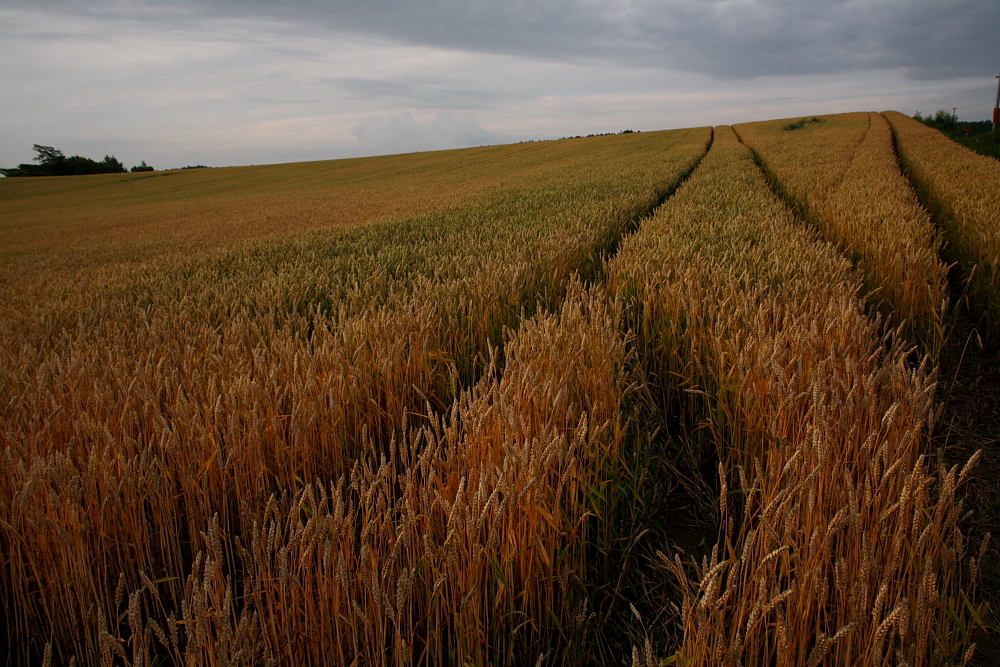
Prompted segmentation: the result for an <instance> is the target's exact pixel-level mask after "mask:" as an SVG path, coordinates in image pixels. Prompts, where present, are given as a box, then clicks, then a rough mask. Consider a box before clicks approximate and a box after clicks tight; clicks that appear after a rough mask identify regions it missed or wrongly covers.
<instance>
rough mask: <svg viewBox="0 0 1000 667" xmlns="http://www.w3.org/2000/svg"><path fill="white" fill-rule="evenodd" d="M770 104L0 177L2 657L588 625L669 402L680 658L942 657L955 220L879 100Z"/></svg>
mask: <svg viewBox="0 0 1000 667" xmlns="http://www.w3.org/2000/svg"><path fill="white" fill-rule="evenodd" d="M789 127H793V129H789V130H782V129H780V128H781V122H780V121H779V122H776V123H770V124H768V123H763V124H754V125H745V126H740V128H739V129H740V133H741V134H742V135H743V137H744V139H745V140H746V141H747V144H749V145H750V146H752V147H753V149H754V151H756V155H755V154H754V152H753V151H751V150H750V149H749V148H747V146H745V145H743V144H742V143H741V142H740V140H739V138H738V137H737V135H736V133H735V132H734V131H733V130H732V129H731V128H729V127H720V128H717V130H716V131H715V132H714V133H713V132H712V131H711V130H710V129H708V128H700V129H693V130H678V131H673V132H663V133H642V134H630V135H622V136H617V137H594V138H588V139H575V140H572V141H560V142H542V143H536V144H529V145H520V146H504V147H491V148H484V149H470V150H466V151H446V152H440V153H428V154H417V155H407V156H391V157H385V158H370V159H364V160H348V161H338V162H331V163H314V164H301V165H277V166H273V167H253V168H239V169H224V170H196V171H192V172H178V173H170V174H154V175H139V174H136V175H111V176H99V177H69V178H65V179H56V178H53V179H39V180H32V179H12V182H6V181H3V182H0V207H2V211H3V216H2V220H3V222H2V223H0V342H2V345H0V399H2V402H0V652H2V649H7V650H6V654H7V656H8V657H7V664H10V665H29V664H44V665H51V664H67V665H68V664H78V665H101V666H102V667H104V666H106V665H126V666H128V667H132V666H136V667H139V666H142V667H152V665H165V664H170V665H185V666H192V667H193V666H195V665H211V666H220V667H221V666H222V665H251V664H252V665H258V664H259V665H272V664H273V665H296V666H298V665H345V666H346V665H377V666H386V667H388V666H392V667H409V666H413V665H463V666H464V665H522V664H529V665H530V664H536V665H563V664H567V665H571V664H587V660H591V661H594V660H596V659H597V657H596V656H597V655H598V654H597V653H596V652H594V651H592V650H591V648H590V647H591V646H592V644H593V643H594V641H595V637H596V638H597V639H598V640H600V641H601V642H605V643H607V642H608V641H611V640H609V639H608V637H609V636H611V635H604V634H602V632H603V628H601V627H599V626H597V625H596V624H597V623H598V620H596V619H598V617H600V618H602V619H603V618H612V617H615V613H617V611H616V612H615V613H608V610H607V608H606V607H600V608H598V605H617V606H620V607H622V608H623V609H625V613H626V614H628V613H629V611H631V612H632V613H633V614H634V615H635V617H637V618H638V617H639V612H638V611H636V607H634V606H630V605H631V604H632V602H633V600H632V599H631V598H628V599H627V598H626V595H631V593H627V594H626V592H624V591H625V588H623V587H619V586H617V585H606V582H604V581H602V580H601V577H604V576H605V575H606V574H607V572H608V570H609V569H611V568H618V569H621V567H629V566H628V565H624V566H620V564H618V563H614V562H612V561H613V559H614V558H615V557H616V556H617V555H619V554H621V553H623V552H622V551H618V550H617V548H618V547H617V546H616V545H618V544H619V543H625V542H627V543H628V544H629V545H634V544H637V543H638V541H639V540H640V539H641V538H643V536H644V535H647V534H648V533H651V530H652V529H650V527H648V526H645V525H639V524H638V522H639V521H640V520H641V519H636V517H641V516H642V515H643V513H642V512H638V511H636V512H632V508H633V506H634V504H635V503H638V502H641V498H640V497H639V496H640V495H641V494H637V496H636V497H631V498H629V497H626V496H627V494H628V493H631V492H634V491H635V489H634V488H632V487H630V486H628V485H629V484H631V483H632V482H633V481H635V480H646V482H647V483H650V484H652V483H655V481H654V480H651V479H650V478H651V477H652V476H653V475H654V474H655V473H654V471H653V469H652V468H650V469H642V466H643V465H647V464H646V463H643V462H644V461H647V460H654V459H655V458H656V457H657V456H661V455H662V452H658V451H652V449H653V448H655V447H658V446H660V445H659V444H657V443H662V442H663V441H664V440H665V439H672V440H676V441H683V442H684V443H685V444H686V445H688V446H690V448H691V449H692V450H694V451H696V452H697V455H698V456H699V457H700V460H697V461H695V462H694V466H693V467H694V468H696V469H693V470H690V471H685V473H686V474H690V475H698V476H701V477H703V478H704V479H702V480H701V483H702V485H703V487H705V488H708V487H714V488H715V491H717V492H718V499H719V500H718V505H717V506H716V507H714V509H713V511H715V512H716V513H717V517H718V520H719V525H720V527H721V528H720V531H719V535H718V539H717V543H716V544H715V547H714V548H712V549H711V552H710V553H709V555H707V556H706V557H705V558H704V559H701V560H700V562H693V561H691V562H689V559H688V557H687V556H686V555H683V554H675V553H673V552H672V551H670V549H669V545H667V544H663V545H662V552H663V553H662V554H661V555H660V557H659V559H658V561H657V562H656V563H655V564H654V569H653V570H651V571H652V573H653V576H654V577H655V578H656V579H658V580H659V581H654V580H649V579H647V580H645V581H646V583H649V584H650V590H655V591H656V595H657V596H658V597H656V598H655V600H656V601H658V600H660V599H661V598H662V599H664V600H665V601H666V603H665V604H666V605H667V606H669V605H670V604H671V602H670V601H671V600H673V604H675V605H676V607H677V608H678V609H679V610H680V627H679V635H680V639H679V643H678V644H677V645H676V646H672V647H670V649H669V651H670V653H672V654H673V655H672V658H673V664H687V665H697V666H698V667H702V666H705V667H708V666H713V667H714V666H715V665H739V664H742V665H748V666H750V665H753V666H763V665H773V664H779V665H785V664H788V665H809V666H811V667H817V666H818V665H830V666H833V665H862V666H867V665H873V666H874V665H882V664H888V663H890V662H891V663H892V664H908V665H910V667H917V666H919V665H945V664H957V663H961V661H962V659H963V658H967V657H968V645H969V637H968V633H967V628H968V625H967V621H968V618H967V616H968V615H969V610H970V609H971V610H973V611H974V610H975V606H974V605H975V601H974V597H975V592H974V586H975V579H976V574H975V573H976V569H977V567H978V563H979V561H980V560H981V559H982V554H980V556H979V558H977V559H970V558H969V557H968V556H967V555H966V553H965V552H966V549H965V545H964V543H963V535H962V532H961V526H960V519H961V518H962V515H963V509H962V505H961V501H960V498H959V487H960V485H961V483H962V481H963V480H964V479H965V478H966V477H967V476H968V474H969V471H970V470H971V469H972V464H971V463H970V465H967V466H965V467H964V468H961V469H960V468H957V467H956V468H950V469H945V468H943V467H941V466H940V464H939V465H937V466H934V465H932V462H931V460H930V458H928V456H927V453H928V448H927V439H928V438H927V434H928V432H929V431H930V429H931V427H932V423H933V420H934V416H935V414H936V413H935V410H934V405H933V400H934V389H935V384H934V371H933V369H932V368H930V367H929V366H928V365H927V364H926V362H925V363H924V364H923V365H916V366H914V364H913V361H912V359H913V356H914V355H913V354H912V351H911V350H910V349H909V344H908V343H907V342H906V341H907V339H908V337H907V336H906V335H905V334H904V333H903V332H904V331H906V333H908V334H912V335H914V336H917V337H919V338H921V339H922V340H923V341H924V342H925V343H926V346H927V350H928V351H929V352H933V351H934V349H935V348H934V346H935V345H936V344H937V342H938V339H937V338H935V336H938V335H939V330H938V329H935V327H936V326H937V325H938V322H939V318H940V314H941V309H942V308H943V301H944V291H943V290H944V282H943V280H944V273H943V270H944V269H943V265H942V264H941V262H940V260H939V259H938V256H937V253H938V251H939V250H940V243H939V241H938V237H937V235H936V233H935V232H934V230H933V228H932V227H931V224H930V219H929V217H928V216H927V214H926V212H924V211H923V209H921V208H920V206H919V204H918V203H917V202H916V200H915V199H914V197H913V193H912V192H911V191H910V190H909V188H908V187H907V185H906V182H905V179H904V177H903V176H902V174H901V172H900V170H899V168H898V165H897V164H896V162H895V159H894V154H893V146H892V142H891V137H890V135H889V130H888V126H887V125H886V123H885V121H883V120H882V117H881V116H878V115H870V114H856V115H841V116H832V117H826V118H825V120H823V121H822V122H816V123H813V122H808V123H802V124H792V126H789ZM709 147H710V148H709ZM706 150H707V153H706ZM758 162H762V163H763V164H764V166H765V168H766V170H767V173H766V174H765V172H764V171H762V169H761V168H760V166H759V165H758ZM685 179H686V180H685ZM775 190H777V191H778V192H780V194H776V193H775ZM664 200H665V203H662V205H660V204H661V202H664ZM658 205H659V206H658ZM654 209H655V212H653V211H654ZM651 213H652V215H651V217H647V216H649V214H651ZM865 231H874V232H875V233H873V234H869V237H870V238H869V237H866V236H865V235H864V234H863V233H862V232H865ZM868 301H871V302H874V303H877V304H878V305H879V306H880V308H881V310H880V309H872V308H869V307H868V303H867V302H868ZM880 312H884V313H886V314H887V316H888V318H887V321H886V322H883V320H882V315H881V314H880ZM904 321H905V322H906V323H907V327H904V328H903V329H901V328H900V327H898V326H896V325H897V324H898V323H901V322H904ZM664 433H665V434H667V435H666V436H663V435H662V434H664ZM705 468H710V469H711V470H712V472H711V474H709V475H708V476H707V478H705V472H704V470H705ZM630 503H632V505H629V504H630ZM623 508H624V509H623ZM622 517H626V519H623V518H622ZM629 517H631V518H629ZM622 521H631V522H632V523H629V524H628V525H619V524H617V523H615V522H622ZM651 534H655V531H653V532H652V533H651ZM645 539H650V538H649V537H646V538H645ZM628 548H629V549H630V548H631V546H628ZM632 560H633V561H634V560H635V559H634V558H633V559H632ZM967 565H968V566H969V567H968V569H966V566H967ZM614 574H615V576H617V575H618V574H621V573H620V572H618V573H614ZM617 581H618V583H621V578H620V577H617ZM598 590H600V593H598ZM629 590H631V589H629ZM662 591H672V593H667V594H665V595H661V594H660V592H662ZM651 599H652V598H651ZM636 601H637V602H639V603H640V605H641V606H644V608H649V606H650V605H652V604H654V603H655V602H650V599H645V600H636ZM619 616H620V614H619ZM661 617H662V618H670V617H671V614H670V613H664V614H662V615H661ZM640 620H641V619H640ZM963 623H966V625H963ZM647 630H648V631H649V632H651V633H654V634H657V635H660V634H661V633H660V630H659V629H657V628H654V627H651V626H650V627H647ZM673 635H674V629H672V628H663V631H662V637H664V638H668V640H669V637H671V636H673ZM651 639H652V638H651ZM614 641H618V642H619V643H620V642H621V640H620V639H618V640H614ZM612 643H613V642H612ZM663 643H665V642H658V645H662V644H663ZM602 650H603V649H602ZM653 653H654V650H653V642H652V641H650V642H648V643H647V645H646V646H645V647H643V649H642V650H641V651H640V650H635V651H634V652H633V655H632V656H631V658H632V662H633V664H636V665H640V664H650V665H652V664H658V663H657V662H656V656H655V655H653ZM602 655H603V654H602Z"/></svg>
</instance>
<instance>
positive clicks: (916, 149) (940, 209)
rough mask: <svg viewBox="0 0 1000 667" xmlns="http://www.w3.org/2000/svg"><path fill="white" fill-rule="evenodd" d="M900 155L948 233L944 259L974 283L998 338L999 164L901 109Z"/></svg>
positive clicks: (895, 126) (896, 129) (895, 127)
mask: <svg viewBox="0 0 1000 667" xmlns="http://www.w3.org/2000/svg"><path fill="white" fill-rule="evenodd" d="M883 115H884V116H885V118H886V119H887V120H888V121H889V124H890V125H891V126H892V131H893V134H894V135H895V138H896V145H897V146H898V149H899V156H900V159H901V161H902V163H903V166H904V167H905V169H906V171H907V173H908V174H909V175H910V178H912V179H913V182H914V184H915V185H916V187H917V189H918V190H919V192H920V194H921V197H922V198H923V201H924V203H925V204H926V205H927V207H928V208H929V209H930V210H931V211H932V212H933V213H934V215H935V216H936V219H937V221H938V222H939V223H940V224H941V226H942V228H943V230H944V232H945V240H946V241H947V245H946V246H945V255H946V257H948V258H949V259H950V260H951V261H954V262H957V263H958V264H959V265H960V267H961V269H962V272H963V274H964V278H965V280H967V281H968V284H969V293H970V295H971V296H972V299H973V302H974V303H975V308H976V311H977V314H978V315H979V316H980V317H981V318H982V320H983V322H984V323H985V324H986V325H987V327H988V328H989V330H990V332H991V334H992V335H995V332H996V330H997V324H998V323H1000V298H998V295H1000V268H998V267H1000V162H997V160H995V159H994V158H991V157H987V156H984V155H978V154H976V153H974V152H972V151H971V150H969V149H968V148H965V147H964V146H962V145H961V144H957V143H955V142H954V141H952V140H950V139H948V138H947V137H946V136H944V135H943V134H941V133H940V132H938V131H937V130H933V129H931V128H929V127H927V126H926V125H924V124H923V123H920V122H918V121H916V120H913V119H912V118H907V117H906V116H904V115H903V114H901V113H898V112H896V111H886V112H884V114H883Z"/></svg>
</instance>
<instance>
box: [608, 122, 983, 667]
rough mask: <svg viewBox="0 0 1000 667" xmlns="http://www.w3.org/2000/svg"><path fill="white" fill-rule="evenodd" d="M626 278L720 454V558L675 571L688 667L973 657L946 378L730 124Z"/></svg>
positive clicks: (655, 355)
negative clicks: (909, 351) (948, 459)
mask: <svg viewBox="0 0 1000 667" xmlns="http://www.w3.org/2000/svg"><path fill="white" fill-rule="evenodd" d="M609 275H610V280H611V286H612V287H613V288H614V289H615V290H616V291H618V292H619V293H620V294H622V295H623V296H624V297H625V298H626V299H627V300H626V307H627V308H629V309H630V310H632V311H633V312H635V313H637V315H635V316H634V317H635V319H636V324H635V326H636V330H637V336H638V337H639V339H640V345H641V349H642V350H643V352H642V356H644V357H646V358H647V359H648V358H652V361H651V362H646V364H645V365H646V366H647V367H649V368H650V377H651V378H652V380H653V381H654V382H656V381H659V383H660V385H661V391H662V393H663V394H665V397H664V399H663V403H664V404H665V405H674V406H676V407H675V409H676V410H679V411H681V412H682V413H683V414H685V415H687V423H688V426H689V430H690V432H691V435H692V437H701V438H702V439H703V440H704V441H705V445H706V446H710V447H713V448H715V449H716V450H717V451H718V458H719V477H720V485H721V488H720V491H719V505H720V525H721V526H722V528H721V534H720V536H719V542H718V544H717V545H716V546H715V547H714V548H713V549H712V552H711V555H710V556H708V557H706V558H705V560H704V561H703V562H701V563H685V562H684V561H683V560H682V558H681V556H680V555H670V554H663V556H662V558H663V564H664V567H665V570H666V572H668V573H669V574H670V575H672V576H675V577H676V578H677V580H678V581H679V582H680V583H679V586H680V595H681V598H682V602H681V605H680V606H681V610H682V627H683V637H682V640H681V645H680V648H679V651H678V652H677V654H676V656H675V658H676V659H677V662H678V664H690V665H741V664H742V665H772V664H778V665H812V666H815V665H820V664H823V665H881V664H884V662H885V661H886V660H892V661H895V662H899V663H903V662H905V664H909V665H929V664H942V663H944V662H946V661H947V660H955V659H960V658H961V651H962V650H963V649H964V646H963V645H962V644H961V643H960V642H958V643H956V642H955V641H954V634H955V633H954V627H953V626H952V623H953V618H954V615H955V614H957V613H960V612H961V610H962V605H963V602H962V598H961V596H960V594H959V591H958V588H957V586H958V578H959V572H960V567H959V565H960V562H961V558H962V553H963V543H962V535H961V532H960V530H959V528H958V520H959V517H960V515H961V512H962V510H961V504H960V503H959V502H958V500H957V498H956V495H955V489H956V485H957V484H958V483H960V481H961V480H962V478H963V477H964V476H965V475H966V474H967V472H968V467H966V469H965V470H962V471H958V470H957V469H951V470H943V469H942V470H940V471H935V470H934V469H933V468H932V466H931V465H930V463H929V462H928V460H927V459H926V458H925V457H924V456H923V455H922V452H923V449H924V442H925V439H926V433H925V430H924V429H925V427H926V425H927V422H928V420H929V419H930V418H931V415H932V411H931V407H932V398H933V388H934V385H933V382H932V379H931V377H930V376H929V375H928V373H927V372H926V370H925V369H924V368H922V367H921V368H910V367H909V366H908V365H907V363H906V354H905V352H906V349H905V347H904V346H903V344H902V343H901V342H900V341H899V340H898V339H896V338H895V336H894V335H893V334H892V333H889V334H883V330H882V327H881V326H880V325H879V323H878V321H877V320H872V319H871V318H870V317H868V316H867V315H866V314H865V312H864V307H863V304H862V302H861V300H860V299H859V296H858V294H859V291H860V289H861V280H860V278H859V277H858V276H857V274H856V273H855V272H854V271H853V270H852V267H851V265H850V263H849V262H848V261H847V260H846V259H845V258H843V257H842V256H841V255H840V254H839V253H838V252H837V250H836V247H835V246H833V245H831V244H828V243H825V242H823V241H822V240H821V239H820V238H819V237H818V236H817V234H816V233H815V232H813V231H810V230H809V229H808V228H807V227H805V226H804V225H803V224H802V223H801V222H800V221H798V220H796V219H795V217H794V215H793V213H792V212H791V211H790V210H789V209H788V208H787V207H785V205H784V204H783V203H782V202H781V201H780V200H779V199H778V198H777V197H776V196H775V195H774V194H773V193H772V192H771V190H770V189H769V187H768V183H767V181H766V180H765V177H764V174H763V173H762V172H761V171H760V170H759V169H758V167H757V166H756V165H755V162H754V158H753V156H752V155H751V153H750V151H749V150H748V149H747V148H745V147H744V146H743V145H742V144H740V143H739V141H738V140H737V138H736V135H735V134H734V132H733V131H732V130H731V129H730V128H727V127H722V128H717V130H716V138H715V142H714V144H713V146H712V149H711V151H710V152H709V154H708V156H707V157H706V158H705V160H704V161H703V162H702V163H701V165H700V166H699V168H698V170H697V171H696V172H695V173H694V175H693V176H692V177H691V179H690V180H688V181H687V182H686V183H685V184H684V185H683V186H682V187H681V188H680V189H679V190H678V192H677V193H676V195H675V196H674V197H673V198H671V200H669V201H668V202H667V203H666V204H665V205H664V206H663V207H661V208H660V209H659V210H658V211H657V214H656V215H655V216H654V218H653V219H652V220H650V221H649V222H647V223H646V224H644V225H643V227H642V229H641V230H639V231H638V232H637V233H636V234H635V235H634V236H632V237H631V238H629V239H628V240H627V241H626V243H625V244H623V247H622V249H621V252H620V253H619V254H618V255H617V256H616V257H615V258H614V259H613V260H612V262H611V263H610V266H609ZM956 652H957V655H956ZM634 662H635V663H636V664H639V663H644V664H645V663H648V664H657V663H656V662H655V661H654V656H652V655H650V654H649V652H647V653H646V655H642V653H641V652H639V651H636V653H635V656H634Z"/></svg>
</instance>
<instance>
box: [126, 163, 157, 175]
mask: <svg viewBox="0 0 1000 667" xmlns="http://www.w3.org/2000/svg"><path fill="white" fill-rule="evenodd" d="M129 171H131V172H133V173H135V172H137V171H156V170H155V169H153V168H152V167H150V166H149V165H148V164H146V161H145V160H143V161H142V164H137V165H136V166H134V167H132V169H130V170H129Z"/></svg>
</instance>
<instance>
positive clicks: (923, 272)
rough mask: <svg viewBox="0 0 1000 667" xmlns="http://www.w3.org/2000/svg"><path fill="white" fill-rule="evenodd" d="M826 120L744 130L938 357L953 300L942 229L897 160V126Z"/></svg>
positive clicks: (864, 117)
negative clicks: (944, 322) (792, 128)
mask: <svg viewBox="0 0 1000 667" xmlns="http://www.w3.org/2000/svg"><path fill="white" fill-rule="evenodd" d="M818 120H819V121H820V122H818V123H809V124H807V125H805V126H804V127H802V128H801V129H799V130H797V131H789V130H788V129H786V128H785V125H783V121H769V122H764V123H748V124H744V125H738V126H736V128H735V129H736V131H737V133H738V134H739V136H740V138H741V139H742V140H743V141H744V142H745V143H746V144H747V145H748V146H749V147H750V148H751V149H752V150H753V151H754V152H755V154H756V155H757V157H758V158H759V160H760V162H761V164H762V166H763V168H764V169H765V171H766V172H767V173H768V174H769V175H770V176H771V178H772V180H773V182H775V183H776V184H777V185H778V187H779V188H780V189H782V190H783V191H784V193H785V194H786V196H787V197H788V198H789V199H790V200H791V203H792V204H793V206H794V208H796V209H797V210H798V211H799V212H800V214H801V215H802V216H803V217H805V218H806V219H807V220H809V221H811V222H813V223H814V224H816V225H817V227H818V228H819V230H820V232H821V233H822V234H823V236H824V237H825V238H827V239H828V240H830V241H832V242H833V243H835V244H837V245H838V246H839V247H840V248H841V249H842V250H843V252H844V253H845V254H846V255H847V256H848V257H850V258H851V259H852V261H854V262H855V263H856V264H857V266H858V268H859V269H860V271H861V273H862V275H863V277H864V280H865V287H866V291H867V292H868V293H869V299H870V300H874V301H875V302H876V303H880V304H882V306H883V308H882V309H883V311H884V312H885V314H886V315H888V316H889V317H890V318H891V319H892V320H893V321H894V322H895V323H897V324H898V323H901V322H905V323H906V328H907V331H908V332H909V333H910V334H911V336H912V337H913V338H915V339H918V340H921V341H922V342H923V343H924V346H925V349H926V350H927V351H929V352H931V353H932V354H935V355H936V353H937V352H938V351H939V349H940V346H941V344H942V339H943V331H942V317H943V315H944V312H945V310H946V309H947V301H948V282H947V267H946V266H945V264H944V263H943V262H942V260H941V258H940V252H941V238H940V233H939V232H938V230H937V229H936V228H935V227H934V225H933V224H932V223H931V220H930V216H929V215H928V214H927V212H926V211H925V210H924V209H923V207H922V206H921V205H920V202H919V201H918V200H917V197H916V193H915V192H914V191H913V188H912V187H911V186H910V183H909V181H908V180H907V179H906V177H905V176H903V174H902V173H901V172H900V170H899V168H898V166H897V165H898V162H897V159H896V154H895V150H894V148H893V139H892V133H891V131H890V129H889V125H888V123H887V122H886V121H885V119H884V118H882V116H881V115H879V114H877V113H854V114H840V115H836V116H825V117H823V118H820V119H818Z"/></svg>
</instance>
